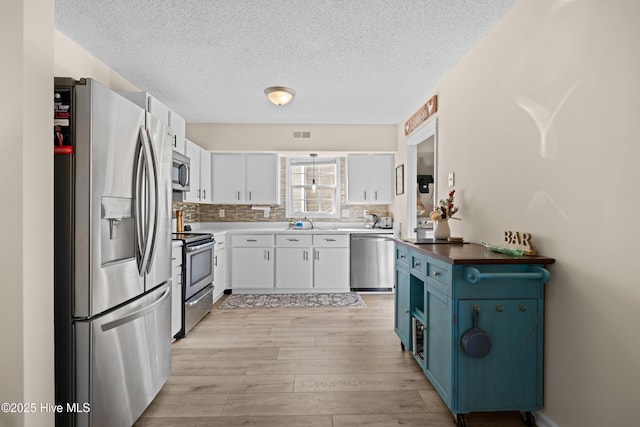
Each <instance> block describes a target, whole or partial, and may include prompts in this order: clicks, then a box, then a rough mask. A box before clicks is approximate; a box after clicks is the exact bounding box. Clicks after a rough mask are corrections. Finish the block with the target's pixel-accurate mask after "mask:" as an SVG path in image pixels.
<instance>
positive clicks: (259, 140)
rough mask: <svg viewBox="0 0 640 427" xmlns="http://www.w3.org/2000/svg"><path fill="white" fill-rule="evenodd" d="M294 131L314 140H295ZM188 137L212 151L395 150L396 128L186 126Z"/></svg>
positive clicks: (367, 126) (366, 126) (380, 126)
mask: <svg viewBox="0 0 640 427" xmlns="http://www.w3.org/2000/svg"><path fill="white" fill-rule="evenodd" d="M293 131H310V132H311V139H308V140H294V139H293V137H292V136H293ZM187 138H188V139H189V140H191V141H193V142H195V143H196V144H198V145H200V146H201V147H203V148H205V149H206V150H209V151H265V150H266V151H309V150H316V151H317V150H322V151H387V152H388V151H395V150H396V145H397V137H396V127H395V126H388V125H377V126H376V125H275V124H274V125H261V124H251V125H246V124H244V125H241V124H213V123H189V124H187Z"/></svg>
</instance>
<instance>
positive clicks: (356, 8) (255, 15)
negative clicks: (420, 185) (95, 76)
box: [55, 0, 516, 124]
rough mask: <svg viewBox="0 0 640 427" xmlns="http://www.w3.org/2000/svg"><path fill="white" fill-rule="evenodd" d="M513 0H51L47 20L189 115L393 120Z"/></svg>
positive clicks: (215, 119)
mask: <svg viewBox="0 0 640 427" xmlns="http://www.w3.org/2000/svg"><path fill="white" fill-rule="evenodd" d="M515 2H516V0H224V1H221V0H162V1H159V0H135V1H134V0H56V1H55V8H56V14H55V16H56V18H55V19H56V20H55V25H56V28H58V29H59V30H60V31H61V32H62V33H64V34H66V35H67V36H68V37H69V38H71V39H72V40H74V41H75V42H76V43H78V44H79V45H80V46H82V47H84V48H85V49H86V50H88V51H89V52H91V53H92V54H93V55H94V56H96V57H97V58H98V59H100V60H101V61H102V62H104V63H105V64H107V65H108V66H109V67H111V68H112V69H113V70H115V71H116V72H117V73H119V74H121V75H122V76H123V77H125V78H126V79H127V80H129V81H130V82H132V83H133V84H134V85H136V86H137V87H139V88H141V89H142V90H145V91H148V92H150V93H152V94H153V95H154V96H156V97H157V98H158V99H160V100H161V101H162V102H164V103H165V104H167V105H168V106H169V107H170V108H172V109H173V110H175V111H176V112H178V113H180V114H181V115H182V116H184V118H185V119H186V120H187V122H189V123H194V122H208V123H308V124H311V123H322V124H397V123H400V122H401V121H403V120H404V119H405V118H407V117H408V116H410V115H411V114H412V113H413V112H414V111H415V110H416V109H417V108H418V107H419V106H420V105H422V104H423V103H424V102H426V100H427V99H428V97H429V96H430V94H431V93H430V92H431V91H432V89H433V88H434V87H435V86H436V84H437V83H438V81H439V80H440V79H441V78H442V77H443V76H444V75H445V74H446V73H447V72H448V71H449V70H450V69H451V68H452V67H453V66H454V65H455V64H456V63H457V62H458V61H459V60H460V59H461V58H462V57H463V56H464V54H465V53H466V52H468V51H469V50H470V49H471V48H472V47H473V46H474V45H475V44H476V43H477V42H478V41H480V39H482V37H483V36H484V35H485V34H486V33H487V32H488V31H489V30H490V29H491V28H492V27H493V26H494V25H495V23H496V22H497V21H498V20H499V19H500V18H501V17H502V16H503V15H504V14H505V12H506V11H507V10H508V9H509V8H510V7H511V6H512V5H513V4H515ZM280 85H281V86H288V87H291V88H293V89H294V90H295V91H296V97H295V98H294V99H293V101H292V102H291V103H290V104H288V105H286V106H282V107H276V106H274V105H272V104H270V103H269V102H268V100H267V98H266V97H265V96H264V93H263V91H264V89H265V88H266V87H268V86H280Z"/></svg>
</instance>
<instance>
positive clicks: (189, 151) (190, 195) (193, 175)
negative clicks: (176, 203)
mask: <svg viewBox="0 0 640 427" xmlns="http://www.w3.org/2000/svg"><path fill="white" fill-rule="evenodd" d="M200 150H201V148H200V146H199V145H196V144H194V143H193V142H191V141H189V140H186V141H185V152H186V156H187V157H189V160H190V162H189V180H190V181H189V191H187V192H186V193H185V195H184V201H185V202H193V203H199V202H200Z"/></svg>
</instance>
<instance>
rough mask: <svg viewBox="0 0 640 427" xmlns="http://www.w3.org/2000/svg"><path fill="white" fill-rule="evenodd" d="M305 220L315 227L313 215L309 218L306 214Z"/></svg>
mask: <svg viewBox="0 0 640 427" xmlns="http://www.w3.org/2000/svg"><path fill="white" fill-rule="evenodd" d="M304 220H305V221H307V222H308V223H309V225H310V226H311V228H312V229H313V228H315V224H314V221H315V219H314V218H313V217H312V216H311V217H308V218H307V217H306V216H305V217H304Z"/></svg>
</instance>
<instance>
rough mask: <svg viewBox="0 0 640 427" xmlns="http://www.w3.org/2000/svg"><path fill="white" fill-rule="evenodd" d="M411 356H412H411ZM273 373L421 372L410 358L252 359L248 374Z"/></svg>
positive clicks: (247, 369) (247, 370)
mask: <svg viewBox="0 0 640 427" xmlns="http://www.w3.org/2000/svg"><path fill="white" fill-rule="evenodd" d="M409 357H410V356H409ZM265 372H270V373H273V374H288V373H289V374H345V373H353V374H356V373H379V372H385V373H408V372H411V373H414V374H416V373H419V374H422V370H421V369H420V367H419V366H418V365H417V364H416V363H415V362H414V363H411V360H409V359H408V358H398V359H375V358H369V359H346V358H345V359H325V360H322V359H320V360H319V359H306V360H297V359H290V360H264V361H252V362H251V363H250V364H249V365H248V366H247V368H246V374H247V375H259V374H264V373H265Z"/></svg>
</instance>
